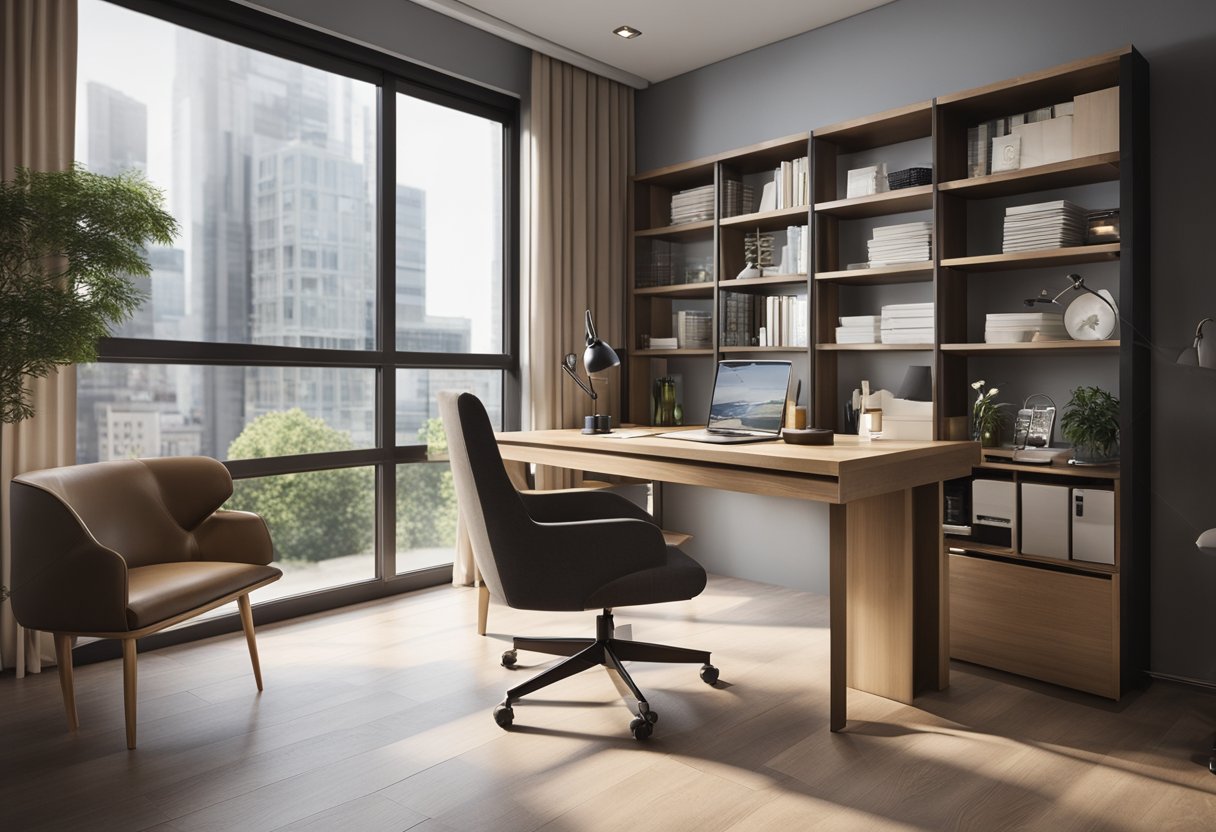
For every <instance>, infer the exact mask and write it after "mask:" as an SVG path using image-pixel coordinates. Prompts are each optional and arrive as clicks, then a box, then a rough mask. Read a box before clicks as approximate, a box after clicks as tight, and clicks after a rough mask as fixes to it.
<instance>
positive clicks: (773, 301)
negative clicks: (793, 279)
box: [758, 295, 810, 347]
mask: <svg viewBox="0 0 1216 832" xmlns="http://www.w3.org/2000/svg"><path fill="white" fill-rule="evenodd" d="M761 314H762V315H763V320H761V322H760V328H759V333H758V334H759V340H760V346H762V347H805V346H806V345H807V341H808V334H809V325H810V315H809V308H808V306H807V301H806V295H769V296H768V297H766V298H765V299H764V309H763V310H762V312H761Z"/></svg>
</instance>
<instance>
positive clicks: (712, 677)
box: [701, 664, 718, 686]
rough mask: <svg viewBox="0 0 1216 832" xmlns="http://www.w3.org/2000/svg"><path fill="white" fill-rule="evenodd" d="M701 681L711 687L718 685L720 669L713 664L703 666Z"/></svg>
mask: <svg viewBox="0 0 1216 832" xmlns="http://www.w3.org/2000/svg"><path fill="white" fill-rule="evenodd" d="M701 681H702V682H704V683H705V684H707V685H710V686H713V685H716V684H717V683H718V668H716V667H714V666H713V665H712V664H703V665H701Z"/></svg>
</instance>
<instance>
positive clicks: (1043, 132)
mask: <svg viewBox="0 0 1216 832" xmlns="http://www.w3.org/2000/svg"><path fill="white" fill-rule="evenodd" d="M1072 115H1073V102H1071V101H1064V102H1061V103H1059V104H1056V105H1054V106H1051V107H1039V108H1038V109H1035V110H1030V111H1029V112H1025V113H1017V114H1016V115H1011V116H1005V117H1004V118H996V119H991V120H989V121H985V122H983V123H981V124H976V125H974V126H972V127H969V128H967V176H968V177H975V176H986V175H988V174H990V173H994V172H998V171H999V170H1000V169H1001V168H1000V165H999V164H998V165H997V166H996V167H994V166H993V158H992V148H993V140H994V139H1000V138H1002V137H1004V136H1014V135H1016V136H1017V137H1018V145H1019V148H1020V150H1019V154H1020V160H1019V163H1018V165H1015V166H1014V169H1016V168H1017V167H1023V168H1028V167H1033V166H1035V165H1042V164H1047V163H1048V162H1051V161H1060V160H1062V159H1070V158H1072ZM1049 121H1058V123H1056V124H1051V125H1048V126H1045V127H1031V128H1029V129H1027V128H1026V125H1038V124H1043V123H1045V122H1049ZM998 145H999V143H998ZM1065 147H1067V150H1065Z"/></svg>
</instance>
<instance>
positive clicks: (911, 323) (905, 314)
mask: <svg viewBox="0 0 1216 832" xmlns="http://www.w3.org/2000/svg"><path fill="white" fill-rule="evenodd" d="M882 342H883V343H884V344H931V343H933V302H932V301H930V302H929V303H896V304H892V305H890V306H884V307H883V308H882Z"/></svg>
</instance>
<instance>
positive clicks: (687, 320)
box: [671, 309, 714, 350]
mask: <svg viewBox="0 0 1216 832" xmlns="http://www.w3.org/2000/svg"><path fill="white" fill-rule="evenodd" d="M713 326H714V322H713V316H712V315H710V313H709V312H706V311H701V310H698V309H682V310H680V311H678V312H673V313H672V314H671V328H672V330H674V331H675V333H676V348H677V349H682V350H700V349H709V348H710V347H712V346H713V345H714V344H713V337H714V329H713Z"/></svg>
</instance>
